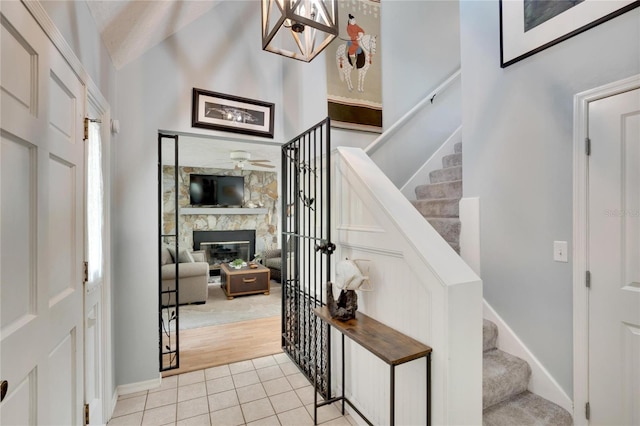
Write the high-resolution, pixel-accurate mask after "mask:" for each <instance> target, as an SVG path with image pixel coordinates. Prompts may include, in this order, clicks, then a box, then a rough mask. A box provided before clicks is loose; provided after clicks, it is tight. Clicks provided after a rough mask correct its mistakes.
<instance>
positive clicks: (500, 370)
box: [412, 142, 573, 426]
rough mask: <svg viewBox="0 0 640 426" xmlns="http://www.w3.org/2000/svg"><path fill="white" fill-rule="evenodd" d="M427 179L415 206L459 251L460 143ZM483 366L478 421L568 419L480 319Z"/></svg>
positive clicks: (497, 425) (524, 424) (557, 424)
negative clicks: (532, 384)
mask: <svg viewBox="0 0 640 426" xmlns="http://www.w3.org/2000/svg"><path fill="white" fill-rule="evenodd" d="M429 180H430V183H429V184H426V185H420V186H418V187H416V198H417V200H416V201H412V203H413V205H414V206H415V207H416V208H417V209H418V211H419V212H420V213H421V214H422V215H423V216H424V217H425V219H427V220H428V221H429V223H430V224H431V226H433V227H434V228H435V229H436V231H438V233H439V234H440V235H441V236H442V237H443V238H444V239H445V240H446V241H447V242H448V243H449V245H450V246H451V247H452V248H453V249H454V250H455V251H456V252H457V253H458V254H459V253H460V209H459V203H460V198H462V143H461V142H458V143H457V144H455V146H454V153H453V154H450V155H446V156H445V157H443V158H442V168H441V169H438V170H434V171H432V172H431V173H429ZM482 334H483V363H482V365H483V368H482V369H483V371H482V409H483V414H482V424H483V426H513V425H518V426H529V425H531V426H533V425H536V426H543V425H554V426H563V425H572V424H573V419H572V417H571V414H569V413H568V412H567V411H566V410H565V409H564V408H562V407H560V406H558V405H556V404H554V403H552V402H550V401H548V400H546V399H544V398H542V397H540V396H538V395H536V394H534V393H531V392H529V391H528V390H527V388H528V387H529V378H530V377H531V367H529V364H528V363H527V362H526V361H524V360H522V359H520V358H518V357H515V356H513V355H510V354H508V353H506V352H503V351H501V350H500V349H497V347H496V342H497V338H498V327H497V326H496V325H495V324H494V323H492V322H491V321H487V320H484V322H483V327H482Z"/></svg>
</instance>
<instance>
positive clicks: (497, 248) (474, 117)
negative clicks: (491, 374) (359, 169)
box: [460, 1, 640, 396]
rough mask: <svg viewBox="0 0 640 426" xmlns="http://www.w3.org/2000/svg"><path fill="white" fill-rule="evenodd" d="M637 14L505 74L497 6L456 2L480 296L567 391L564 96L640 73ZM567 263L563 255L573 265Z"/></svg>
mask: <svg viewBox="0 0 640 426" xmlns="http://www.w3.org/2000/svg"><path fill="white" fill-rule="evenodd" d="M639 22H640V10H638V9H636V10H634V11H631V12H629V13H626V14H625V15H622V16H620V17H618V18H615V19H613V20H611V21H608V22H606V23H604V24H602V25H600V26H598V27H596V28H593V29H591V30H589V31H587V32H585V33H582V34H580V35H578V36H576V37H573V38H571V39H569V40H566V41H564V42H562V43H561V44H558V45H556V46H553V47H551V48H549V49H547V50H545V51H543V52H540V53H538V54H536V55H534V56H532V57H530V58H528V59H525V60H523V61H520V62H518V63H516V64H514V65H512V66H510V67H507V68H505V69H501V68H500V27H499V18H498V2H497V1H462V2H461V3H460V27H461V55H462V69H463V77H462V78H463V83H462V99H463V120H462V123H463V155H464V195H465V197H479V198H480V227H481V229H480V233H481V234H480V244H481V250H482V251H481V262H482V265H481V268H482V280H483V283H484V297H485V299H486V300H487V301H488V302H489V304H490V305H492V306H493V308H494V309H495V310H496V311H497V312H498V314H500V315H501V316H502V317H503V318H504V319H505V320H506V322H507V323H508V324H509V325H510V326H511V328H512V329H513V330H514V331H515V332H516V334H517V335H518V336H519V337H520V338H521V339H522V340H523V341H524V343H525V344H526V345H527V346H528V347H529V349H531V351H532V352H533V354H534V355H535V356H537V357H538V359H539V360H540V361H541V362H542V363H543V364H544V366H545V367H546V368H547V369H548V371H549V372H550V373H551V374H552V375H553V377H554V378H555V379H556V380H557V381H558V383H559V384H560V385H561V386H562V388H563V389H564V390H565V391H566V392H567V393H568V394H569V395H570V396H571V395H572V394H573V385H572V379H573V361H572V359H573V354H572V340H573V329H572V324H573V322H572V294H573V293H572V269H571V268H572V265H571V262H569V263H556V262H554V261H553V259H552V245H553V241H554V240H564V241H568V242H569V246H570V247H569V251H570V253H571V251H572V248H571V241H572V226H573V222H572V214H573V213H572V196H573V195H572V194H573V192H572V191H573V189H572V173H573V172H572V143H573V139H572V138H573V97H574V95H575V94H576V93H579V92H582V91H585V90H587V89H591V88H594V87H597V86H601V85H603V84H606V83H609V82H612V81H616V80H619V79H622V78H625V77H629V76H631V75H634V74H637V73H640V54H639V53H640V25H639ZM570 258H571V256H570Z"/></svg>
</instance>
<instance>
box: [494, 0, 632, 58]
mask: <svg viewBox="0 0 640 426" xmlns="http://www.w3.org/2000/svg"><path fill="white" fill-rule="evenodd" d="M638 6H640V0H617V1H598V0H574V1H562V2H559V1H555V0H500V66H501V67H502V68H506V67H508V66H509V65H512V64H514V63H516V62H518V61H521V60H523V59H525V58H528V57H529V56H532V55H535V54H536V53H538V52H541V51H542V50H545V49H547V48H549V47H551V46H553V45H555V44H558V43H560V42H562V41H564V40H567V39H569V38H571V37H573V36H575V35H577V34H580V33H582V32H584V31H587V30H589V29H591V28H593V27H595V26H597V25H600V24H602V23H603V22H606V21H608V20H610V19H612V18H615V17H616V16H619V15H622V14H623V13H625V12H628V11H630V10H631V9H634V8H636V7H638Z"/></svg>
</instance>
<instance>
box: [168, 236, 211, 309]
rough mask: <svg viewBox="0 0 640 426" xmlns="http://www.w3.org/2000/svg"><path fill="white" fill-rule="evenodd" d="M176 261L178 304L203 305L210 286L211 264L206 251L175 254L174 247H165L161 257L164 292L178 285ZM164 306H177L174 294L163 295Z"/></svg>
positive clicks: (183, 250)
mask: <svg viewBox="0 0 640 426" xmlns="http://www.w3.org/2000/svg"><path fill="white" fill-rule="evenodd" d="M176 260H177V261H178V263H179V265H178V283H179V284H178V285H179V288H178V289H179V295H178V298H179V299H178V302H179V304H180V305H186V304H189V303H197V304H202V303H205V302H206V301H207V296H208V285H209V283H208V282H209V263H208V262H207V261H206V254H205V252H204V251H194V252H189V251H187V250H185V249H180V250H179V253H178V255H177V256H176V254H175V248H174V247H173V246H164V247H163V248H162V255H161V268H160V271H161V277H162V291H171V290H174V289H175V285H176ZM162 304H163V306H172V305H175V296H174V293H169V294H163V295H162Z"/></svg>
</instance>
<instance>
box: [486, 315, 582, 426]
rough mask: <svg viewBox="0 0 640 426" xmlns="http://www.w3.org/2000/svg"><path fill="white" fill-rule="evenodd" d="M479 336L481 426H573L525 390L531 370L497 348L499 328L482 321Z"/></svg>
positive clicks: (549, 404) (557, 410)
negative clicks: (480, 354)
mask: <svg viewBox="0 0 640 426" xmlns="http://www.w3.org/2000/svg"><path fill="white" fill-rule="evenodd" d="M482 336H483V342H482V343H483V348H482V349H483V362H482V409H483V413H482V424H483V426H513V425H519V426H528V425H536V426H538V425H539V426H543V425H554V426H563V425H572V424H573V419H572V418H571V415H570V414H569V413H568V412H567V411H566V410H565V409H564V408H562V407H560V406H558V405H556V404H554V403H552V402H550V401H548V400H546V399H544V398H541V397H539V396H538V395H536V394H533V393H531V392H529V391H528V390H527V387H528V386H529V378H530V377H531V368H530V367H529V364H527V362H526V361H524V360H522V359H520V358H518V357H515V356H513V355H510V354H508V353H506V352H503V351H501V350H500V349H498V348H497V347H496V341H497V338H498V327H497V326H496V325H495V324H494V323H492V322H491V321H487V320H484V322H483V325H482Z"/></svg>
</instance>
